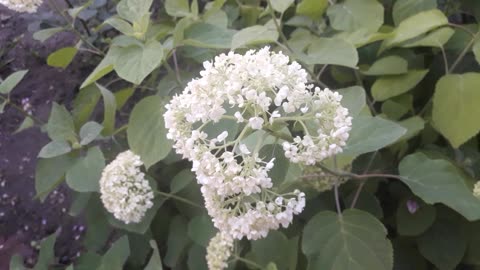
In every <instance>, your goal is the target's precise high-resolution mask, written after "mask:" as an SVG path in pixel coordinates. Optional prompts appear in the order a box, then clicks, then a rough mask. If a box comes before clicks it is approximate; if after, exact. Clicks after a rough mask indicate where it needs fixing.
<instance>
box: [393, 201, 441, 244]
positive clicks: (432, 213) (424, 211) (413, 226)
mask: <svg viewBox="0 0 480 270" xmlns="http://www.w3.org/2000/svg"><path fill="white" fill-rule="evenodd" d="M408 201H413V202H415V203H416V204H417V205H418V209H417V210H416V211H415V212H414V213H410V211H409V210H408V206H407V202H408ZM436 216H437V211H436V209H435V207H434V206H431V205H428V204H426V203H424V202H423V201H421V200H420V199H418V198H409V199H405V200H402V201H401V202H400V204H399V205H398V209H397V213H396V220H397V232H398V233H399V234H400V235H404V236H417V235H420V234H422V233H424V232H425V231H426V230H427V229H428V228H430V226H432V224H433V222H434V221H435V218H436Z"/></svg>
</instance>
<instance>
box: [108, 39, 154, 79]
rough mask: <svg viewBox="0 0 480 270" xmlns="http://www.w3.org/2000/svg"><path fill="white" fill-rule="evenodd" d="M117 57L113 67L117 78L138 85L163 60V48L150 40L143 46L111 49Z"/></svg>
mask: <svg viewBox="0 0 480 270" xmlns="http://www.w3.org/2000/svg"><path fill="white" fill-rule="evenodd" d="M111 50H115V54H116V55H117V57H116V58H115V60H114V62H113V66H114V69H115V71H116V72H117V74H118V76H120V77H121V78H122V79H124V80H127V81H129V82H131V83H134V84H137V85H139V84H140V83H141V82H142V81H143V80H144V79H145V77H147V76H148V75H149V74H150V73H151V72H152V71H153V70H154V69H156V68H157V67H158V66H160V64H161V63H162V60H163V46H162V44H160V42H158V41H155V40H151V41H149V42H147V43H146V44H145V45H143V46H138V45H131V46H127V47H112V49H111Z"/></svg>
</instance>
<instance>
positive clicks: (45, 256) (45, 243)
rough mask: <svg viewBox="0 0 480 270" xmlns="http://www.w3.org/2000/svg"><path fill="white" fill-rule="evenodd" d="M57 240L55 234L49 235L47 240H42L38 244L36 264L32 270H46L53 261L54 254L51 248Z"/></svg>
mask: <svg viewBox="0 0 480 270" xmlns="http://www.w3.org/2000/svg"><path fill="white" fill-rule="evenodd" d="M56 239H57V232H55V233H53V234H51V235H50V236H48V237H47V238H45V239H43V240H42V243H41V244H40V253H39V254H38V259H37V263H36V264H35V267H34V268H33V269H34V270H48V269H50V265H51V264H52V263H53V262H54V260H55V252H54V250H53V247H54V245H55V240H56Z"/></svg>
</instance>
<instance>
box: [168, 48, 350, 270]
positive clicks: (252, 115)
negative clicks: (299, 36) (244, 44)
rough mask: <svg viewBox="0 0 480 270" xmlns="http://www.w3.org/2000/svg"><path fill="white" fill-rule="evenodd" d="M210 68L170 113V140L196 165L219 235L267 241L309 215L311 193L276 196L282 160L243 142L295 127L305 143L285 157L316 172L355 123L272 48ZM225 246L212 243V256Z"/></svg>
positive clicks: (288, 147) (220, 59)
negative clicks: (274, 175) (279, 126)
mask: <svg viewBox="0 0 480 270" xmlns="http://www.w3.org/2000/svg"><path fill="white" fill-rule="evenodd" d="M203 65H204V70H203V71H201V72H200V75H201V77H200V78H196V79H194V80H192V81H191V82H190V83H189V84H188V85H187V87H186V88H185V90H184V91H183V93H182V94H180V95H178V96H175V97H173V98H172V100H171V101H170V103H169V104H168V105H167V106H166V108H167V111H166V113H165V115H164V117H165V126H166V127H167V129H168V134H167V137H168V138H169V139H172V140H173V141H174V148H175V149H176V152H177V153H179V154H181V155H183V157H184V158H186V159H188V160H190V161H192V163H193V166H192V170H193V171H194V172H195V173H196V175H197V180H198V183H200V184H201V185H202V187H201V191H202V194H203V196H204V198H205V205H206V208H207V210H208V213H209V215H210V216H211V217H212V219H213V223H214V225H215V227H217V228H218V229H219V230H220V233H221V234H224V235H228V237H230V238H232V239H242V238H243V237H246V238H248V239H253V240H255V239H259V238H262V237H265V236H266V235H267V233H268V231H269V230H271V229H278V228H279V227H280V226H283V227H287V226H288V225H289V224H290V223H291V222H292V219H293V216H294V215H295V214H299V213H300V212H302V211H303V208H304V207H305V194H304V193H302V192H300V191H298V190H296V191H294V192H291V193H286V194H276V193H275V192H274V191H273V190H272V186H273V184H272V179H271V178H270V176H269V171H270V170H271V169H272V168H273V167H274V162H275V159H270V160H265V159H264V157H261V156H260V155H259V151H260V148H261V146H262V143H263V141H262V140H260V141H258V142H256V146H252V145H247V144H246V143H245V142H244V139H245V138H246V137H247V136H248V135H249V134H252V133H253V132H256V130H261V129H266V130H268V129H269V127H271V126H272V125H273V124H276V123H288V122H290V123H293V124H294V125H297V127H299V128H300V129H302V130H303V134H304V136H303V137H300V136H298V137H296V138H295V139H294V142H293V143H288V142H285V143H284V145H283V148H284V150H285V156H286V157H287V158H288V159H290V160H291V161H292V162H299V163H302V164H305V165H310V164H314V163H316V162H319V161H321V160H323V159H325V158H327V157H330V156H332V155H334V154H336V153H339V152H341V150H342V146H344V145H345V142H346V140H347V139H348V132H349V130H350V126H351V118H350V117H349V116H348V110H347V109H345V108H343V107H342V106H341V105H340V100H341V96H340V95H339V94H338V93H334V92H332V91H330V90H328V89H325V90H323V91H322V90H320V89H319V88H314V87H313V85H308V84H307V73H306V71H305V70H304V69H302V68H301V66H300V65H299V64H298V63H296V62H292V63H290V60H289V58H288V57H287V56H285V55H283V54H282V53H281V52H279V53H275V52H271V51H270V50H269V48H268V47H265V48H263V49H261V50H259V51H254V50H250V51H248V52H247V53H246V54H245V55H240V54H236V53H233V52H230V53H228V54H222V55H219V56H217V57H215V60H214V61H213V62H205V63H204V64H203ZM221 127H229V128H221ZM237 134H238V135H237ZM218 237H220V236H218ZM219 241H220V240H218V239H216V238H214V239H212V243H211V245H212V247H211V248H210V249H209V250H215V248H214V247H213V245H220V244H215V243H217V242H219ZM218 248H220V247H218ZM208 256H210V257H211V258H214V257H217V256H214V255H211V254H209V255H208ZM208 256H207V257H208ZM211 265H219V264H214V263H212V264H211ZM213 269H221V268H213Z"/></svg>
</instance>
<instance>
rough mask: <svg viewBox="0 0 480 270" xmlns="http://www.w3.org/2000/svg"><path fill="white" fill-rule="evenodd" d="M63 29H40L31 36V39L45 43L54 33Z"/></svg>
mask: <svg viewBox="0 0 480 270" xmlns="http://www.w3.org/2000/svg"><path fill="white" fill-rule="evenodd" d="M63 30H64V29H63V27H52V28H47V29H42V30H39V31H37V32H35V33H34V34H33V39H35V40H38V41H40V42H45V40H47V39H49V38H50V37H51V36H53V35H55V34H56V33H59V32H62V31H63Z"/></svg>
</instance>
